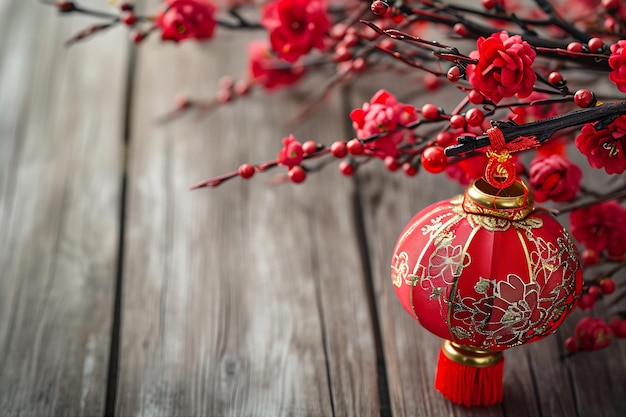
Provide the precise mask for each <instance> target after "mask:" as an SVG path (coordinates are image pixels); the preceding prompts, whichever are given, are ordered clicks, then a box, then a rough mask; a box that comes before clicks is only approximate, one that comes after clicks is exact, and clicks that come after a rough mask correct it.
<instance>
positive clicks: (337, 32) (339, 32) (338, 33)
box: [328, 23, 348, 41]
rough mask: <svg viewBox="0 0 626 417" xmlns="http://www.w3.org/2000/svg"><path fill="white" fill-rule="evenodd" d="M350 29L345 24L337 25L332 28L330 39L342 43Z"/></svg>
mask: <svg viewBox="0 0 626 417" xmlns="http://www.w3.org/2000/svg"><path fill="white" fill-rule="evenodd" d="M347 29H348V25H346V24H345V23H337V24H336V25H334V26H333V27H331V28H330V31H329V32H328V33H329V35H330V37H331V38H333V39H334V40H336V41H340V40H342V39H343V37H344V36H345V35H346V30H347Z"/></svg>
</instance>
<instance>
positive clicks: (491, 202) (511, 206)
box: [463, 178, 535, 221]
mask: <svg viewBox="0 0 626 417" xmlns="http://www.w3.org/2000/svg"><path fill="white" fill-rule="evenodd" d="M534 203H535V202H534V198H533V195H532V193H531V192H530V191H529V190H528V188H527V187H526V185H525V184H524V183H523V182H521V181H515V182H514V183H513V185H511V186H510V187H507V188H504V189H502V190H499V189H497V188H496V187H493V186H491V185H489V184H488V183H487V181H485V180H484V179H482V178H479V179H477V180H476V181H474V182H473V183H472V185H471V186H470V187H469V188H468V189H467V191H466V192H465V196H464V197H463V210H464V211H465V212H466V213H472V214H481V215H487V216H494V217H500V218H503V219H507V220H511V221H517V220H522V219H524V218H526V216H528V215H529V214H530V213H532V212H533V210H534V208H535V205H534Z"/></svg>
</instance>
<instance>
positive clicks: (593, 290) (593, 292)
mask: <svg viewBox="0 0 626 417" xmlns="http://www.w3.org/2000/svg"><path fill="white" fill-rule="evenodd" d="M589 295H590V296H591V297H593V299H594V300H597V299H598V298H600V295H602V291H600V288H598V286H597V285H592V286H591V287H589Z"/></svg>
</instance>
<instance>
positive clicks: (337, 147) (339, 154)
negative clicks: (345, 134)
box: [330, 141, 348, 158]
mask: <svg viewBox="0 0 626 417" xmlns="http://www.w3.org/2000/svg"><path fill="white" fill-rule="evenodd" d="M330 153H331V154H332V155H333V156H334V157H335V158H343V157H344V156H346V155H347V154H348V150H347V149H346V144H345V142H340V141H337V142H334V143H333V144H332V145H330Z"/></svg>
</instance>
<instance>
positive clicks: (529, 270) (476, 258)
mask: <svg viewBox="0 0 626 417" xmlns="http://www.w3.org/2000/svg"><path fill="white" fill-rule="evenodd" d="M491 151H492V152H491V154H490V163H491V167H490V166H488V167H487V172H486V174H485V177H486V178H485V179H479V180H477V181H475V182H474V183H473V184H472V185H471V186H470V187H469V188H468V189H467V190H466V191H465V194H464V195H462V196H457V197H455V198H452V199H451V200H446V201H442V202H439V203H435V204H433V205H431V206H429V207H427V208H425V209H424V210H422V211H421V212H419V213H418V214H417V215H415V217H413V219H412V220H411V221H410V222H409V223H408V225H407V226H406V227H405V229H404V231H403V232H402V233H401V234H400V238H399V239H398V242H397V243H396V247H395V250H394V255H393V260H392V264H391V276H392V282H393V285H394V289H395V291H396V294H397V296H398V298H399V300H400V302H401V304H402V305H403V306H404V308H405V309H406V310H407V311H408V312H409V314H411V315H412V316H413V317H415V318H416V319H417V320H418V321H419V322H420V324H421V325H422V326H424V327H425V328H426V329H427V330H429V331H430V332H432V333H434V334H435V335H437V336H439V337H442V338H444V339H446V341H445V343H444V344H443V347H442V349H441V351H440V355H439V362H438V365H437V376H436V380H435V388H436V389H437V390H439V391H441V393H442V394H443V395H444V396H445V397H446V398H448V399H449V400H451V401H453V402H455V403H458V404H462V405H465V406H474V405H492V404H496V403H498V402H501V401H502V397H503V386H502V375H503V368H504V358H503V355H502V351H503V350H504V349H507V348H510V347H514V346H519V345H522V344H525V343H531V342H534V341H537V340H540V339H542V338H544V337H545V336H547V335H549V334H550V333H552V332H554V331H555V330H556V329H557V327H558V326H559V325H560V324H561V323H562V322H563V320H564V319H565V318H566V317H567V315H568V314H569V313H570V312H571V311H572V310H573V309H574V307H575V304H576V302H577V300H578V296H579V294H580V291H581V289H582V271H581V269H580V261H579V256H578V252H577V250H576V248H575V246H574V244H573V243H572V240H571V239H570V237H569V236H568V233H567V231H566V230H565V229H564V228H563V227H562V226H561V225H560V224H559V223H558V221H557V220H556V219H555V218H554V216H553V215H552V214H551V213H550V212H549V211H547V210H543V209H540V208H535V207H534V200H533V195H532V193H531V192H530V191H529V190H528V188H527V187H526V185H525V184H524V183H523V182H521V181H519V180H518V179H515V178H514V177H513V178H511V176H512V175H514V171H511V169H510V167H511V165H512V164H511V161H510V160H509V159H508V158H507V156H508V150H507V149H498V150H497V151H495V150H494V149H492V150H491ZM505 153H506V154H505ZM487 179H488V180H487ZM503 184H504V187H503Z"/></svg>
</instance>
